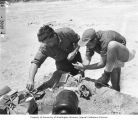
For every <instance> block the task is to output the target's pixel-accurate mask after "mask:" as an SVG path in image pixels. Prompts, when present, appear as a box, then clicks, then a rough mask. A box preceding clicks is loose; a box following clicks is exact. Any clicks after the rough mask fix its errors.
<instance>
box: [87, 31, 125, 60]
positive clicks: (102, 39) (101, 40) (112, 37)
mask: <svg viewBox="0 0 138 120" xmlns="http://www.w3.org/2000/svg"><path fill="white" fill-rule="evenodd" d="M96 35H97V40H98V41H97V42H98V43H97V45H96V47H95V48H93V49H90V48H86V55H87V56H89V57H91V56H93V55H94V52H97V53H99V54H101V55H102V56H103V55H104V56H105V55H106V53H107V47H108V44H109V42H110V41H117V42H119V43H121V44H123V45H126V39H125V38H124V37H123V36H122V35H121V34H119V33H117V32H115V31H111V30H109V31H98V32H97V33H96Z"/></svg>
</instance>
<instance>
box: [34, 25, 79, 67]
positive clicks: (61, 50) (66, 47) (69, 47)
mask: <svg viewBox="0 0 138 120" xmlns="http://www.w3.org/2000/svg"><path fill="white" fill-rule="evenodd" d="M55 32H56V34H57V35H58V38H59V44H58V45H57V46H54V47H48V46H46V45H45V44H43V43H42V44H41V45H40V48H39V50H38V52H37V54H36V56H35V58H34V60H33V61H32V62H31V63H35V64H37V65H38V66H39V67H40V65H41V64H42V63H43V62H44V61H45V59H46V58H47V57H51V58H53V59H55V60H56V61H62V60H64V59H66V58H67V56H68V54H69V53H70V52H72V51H73V50H74V43H77V42H78V41H79V39H80V37H79V35H78V34H77V33H75V32H74V31H73V30H72V29H70V28H60V29H56V30H55Z"/></svg>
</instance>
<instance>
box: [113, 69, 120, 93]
mask: <svg viewBox="0 0 138 120" xmlns="http://www.w3.org/2000/svg"><path fill="white" fill-rule="evenodd" d="M120 75H121V68H114V69H113V71H112V73H111V83H112V88H113V89H115V90H117V91H119V92H120Z"/></svg>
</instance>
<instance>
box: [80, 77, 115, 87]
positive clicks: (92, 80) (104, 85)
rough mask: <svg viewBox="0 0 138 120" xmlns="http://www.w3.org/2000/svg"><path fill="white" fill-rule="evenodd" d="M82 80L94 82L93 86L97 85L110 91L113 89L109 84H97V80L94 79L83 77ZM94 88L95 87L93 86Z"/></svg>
mask: <svg viewBox="0 0 138 120" xmlns="http://www.w3.org/2000/svg"><path fill="white" fill-rule="evenodd" d="M82 80H86V81H91V82H94V83H95V84H97V83H98V84H99V85H100V86H101V87H108V88H110V89H113V88H112V87H111V86H110V85H109V84H103V83H101V82H98V81H97V80H95V79H91V78H88V77H84V78H83V79H82ZM95 87H96V86H95Z"/></svg>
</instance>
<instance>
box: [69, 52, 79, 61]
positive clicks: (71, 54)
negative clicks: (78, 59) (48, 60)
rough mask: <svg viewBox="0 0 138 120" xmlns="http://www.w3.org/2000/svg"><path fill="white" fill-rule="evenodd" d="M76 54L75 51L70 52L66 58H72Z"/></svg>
mask: <svg viewBox="0 0 138 120" xmlns="http://www.w3.org/2000/svg"><path fill="white" fill-rule="evenodd" d="M76 54H77V52H76V51H73V52H71V53H70V54H69V55H68V57H67V59H68V60H69V61H71V60H73V59H74V57H75V56H76Z"/></svg>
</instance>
